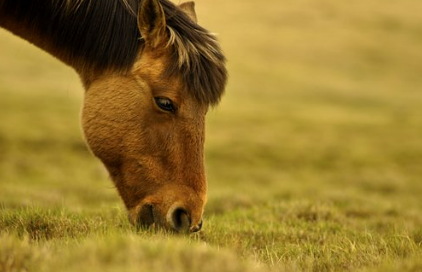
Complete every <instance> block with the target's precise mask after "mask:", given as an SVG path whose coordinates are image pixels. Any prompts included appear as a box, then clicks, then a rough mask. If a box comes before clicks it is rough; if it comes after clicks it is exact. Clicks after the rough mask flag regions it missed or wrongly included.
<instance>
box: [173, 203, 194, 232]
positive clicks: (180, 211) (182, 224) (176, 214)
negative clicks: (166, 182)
mask: <svg viewBox="0 0 422 272" xmlns="http://www.w3.org/2000/svg"><path fill="white" fill-rule="evenodd" d="M169 215H170V216H169V217H168V221H169V224H170V226H171V227H172V228H173V229H174V230H175V231H177V232H187V231H189V227H190V224H191V222H190V218H189V215H188V213H187V211H186V210H185V209H184V208H181V207H178V208H175V209H174V210H173V211H170V212H169Z"/></svg>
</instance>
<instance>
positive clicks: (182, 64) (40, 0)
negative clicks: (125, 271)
mask: <svg viewBox="0 0 422 272" xmlns="http://www.w3.org/2000/svg"><path fill="white" fill-rule="evenodd" d="M0 27H3V28H5V29H8V30H9V31H11V32H12V33H14V34H16V35H18V36H20V37H22V38H24V39H25V40H27V41H29V42H31V43H33V44H35V45H36V46H38V47H39V48H41V49H43V50H45V51H47V52H49V53H50V54H52V55H53V56H55V57H57V58H58V59H60V60H61V61H63V62H64V63H66V64H68V65H70V66H72V67H73V68H74V69H75V70H76V72H77V73H78V74H79V75H80V78H81V80H82V83H83V85H84V87H85V89H86V93H85V99H84V107H83V113H82V124H83V129H84V133H85V137H86V140H87V142H88V145H89V147H90V148H91V150H92V152H93V153H94V154H95V155H96V156H97V157H98V158H99V159H100V160H101V161H102V162H103V163H104V165H105V166H106V168H107V170H108V172H109V173H110V176H111V178H112V179H113V181H114V183H115V185H116V187H117V190H118V192H119V194H120V196H121V197H122V199H123V201H124V203H125V205H126V207H127V209H128V211H129V219H130V221H131V222H132V223H133V224H135V225H137V226H142V227H148V226H156V227H158V226H160V227H164V228H166V229H171V230H175V231H178V232H188V231H190V232H195V231H198V230H199V229H200V228H201V226H202V215H203V210H204V205H205V202H206V192H207V184H206V178H205V174H204V126H205V124H204V121H205V115H206V113H207V110H208V108H209V107H210V106H214V105H216V104H217V103H218V102H219V100H220V98H221V95H222V93H223V92H224V88H225V84H226V79H227V71H226V68H225V58H224V55H223V54H222V52H221V49H220V47H219V45H218V42H217V41H216V39H215V37H214V36H213V35H212V34H210V33H209V32H208V31H207V30H205V29H204V28H202V27H201V26H199V25H198V24H197V23H196V15H195V11H194V4H193V2H189V3H184V4H181V5H179V6H176V5H174V4H172V3H171V2H169V1H168V0H101V1H97V0H0Z"/></svg>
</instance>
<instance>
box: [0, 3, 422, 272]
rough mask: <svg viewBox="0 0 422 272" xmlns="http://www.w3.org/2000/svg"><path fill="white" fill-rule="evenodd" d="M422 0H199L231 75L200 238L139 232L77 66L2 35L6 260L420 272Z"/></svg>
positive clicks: (25, 265)
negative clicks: (94, 129)
mask: <svg viewBox="0 0 422 272" xmlns="http://www.w3.org/2000/svg"><path fill="white" fill-rule="evenodd" d="M421 8H422V4H421V3H420V1H417V0H403V1H396V0H383V1H381V0H358V1H353V2H350V3H347V4H346V3H341V2H338V1H335V0H284V1H281V2H280V1H275V0H265V1H258V2H257V1H255V2H248V3H246V2H245V1H241V0H232V1H224V0H213V1H205V0H198V1H197V9H198V17H199V19H200V22H201V23H202V24H203V25H205V26H207V27H208V28H210V29H212V30H213V31H216V32H218V33H219V37H220V40H221V41H222V45H223V48H224V49H225V51H226V53H227V56H228V59H229V70H230V74H231V78H230V83H229V86H228V88H227V94H226V96H225V97H224V99H223V101H222V104H221V105H220V106H219V107H218V108H217V109H215V110H213V111H211V112H210V113H209V116H208V128H207V142H206V161H207V172H208V173H207V175H208V180H209V201H208V205H207V208H206V215H205V225H204V230H203V231H202V232H201V233H200V234H198V235H193V236H189V237H185V236H177V235H171V234H168V233H161V232H160V233H152V232H148V231H146V232H137V231H136V230H135V229H133V228H132V227H131V226H130V225H129V223H128V222H127V219H126V213H125V210H124V208H123V205H122V203H121V200H120V199H119V197H118V195H117V193H116V191H115V189H114V188H113V185H112V183H111V181H110V180H109V179H108V177H107V174H106V172H105V171H104V169H103V167H102V166H101V164H100V163H99V162H98V161H97V160H96V159H95V158H93V156H92V155H91V154H90V153H89V151H88V150H87V148H86V147H85V144H84V141H83V137H82V136H81V134H82V133H81V129H80V124H79V120H78V119H79V112H80V107H81V103H82V99H83V90H82V87H81V85H80V83H79V80H78V78H77V77H76V75H75V74H74V73H73V72H72V71H71V70H70V69H69V68H67V67H65V66H64V65H62V64H60V63H59V62H58V61H56V60H54V59H53V58H51V57H49V56H47V55H46V54H45V53H43V52H41V51H40V50H38V49H36V48H33V47H32V46H30V45H28V44H27V43H25V42H23V41H21V40H19V39H18V38H15V37H13V36H11V35H10V34H8V33H6V32H4V31H1V32H0V41H1V42H0V95H1V99H0V192H1V193H0V271H7V272H8V271H78V270H81V269H83V270H87V271H139V270H141V271H168V270H172V271H344V270H346V271H365V272H366V271H421V270H422V261H421V260H422V212H421V211H422V200H421V197H420V196H421V194H422V183H421V178H422V141H421V138H422V107H421V104H422V93H421V92H420V91H421V89H422V79H421V77H420V73H421V71H422V53H421V52H422V51H421V50H420V48H421V46H422V28H421V25H422V19H421V17H420V14H419V13H420V12H419V11H420V10H421Z"/></svg>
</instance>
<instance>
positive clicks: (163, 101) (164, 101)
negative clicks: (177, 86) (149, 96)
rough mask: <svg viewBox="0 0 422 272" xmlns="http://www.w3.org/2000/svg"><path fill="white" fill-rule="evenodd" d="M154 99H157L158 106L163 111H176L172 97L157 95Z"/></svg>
mask: <svg viewBox="0 0 422 272" xmlns="http://www.w3.org/2000/svg"><path fill="white" fill-rule="evenodd" d="M154 99H155V104H157V106H158V107H159V108H160V109H162V110H163V111H168V112H175V111H176V107H175V106H174V104H173V101H171V100H170V99H168V98H166V97H156V98H154Z"/></svg>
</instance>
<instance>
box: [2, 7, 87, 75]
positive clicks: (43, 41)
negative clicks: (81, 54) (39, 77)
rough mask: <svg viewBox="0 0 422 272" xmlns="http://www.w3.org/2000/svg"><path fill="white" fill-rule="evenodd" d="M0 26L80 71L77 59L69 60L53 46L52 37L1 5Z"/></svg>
mask: <svg viewBox="0 0 422 272" xmlns="http://www.w3.org/2000/svg"><path fill="white" fill-rule="evenodd" d="M0 27H1V28H4V29H6V30H8V31H10V32H11V33H13V34H15V35H16V36H19V37H20V38H22V39H24V40H26V41H28V42H30V43H32V44H33V45H35V46H36V47H38V48H40V49H42V50H44V51H46V52H48V53H49V54H50V55H52V56H54V57H56V58H57V59H59V60H60V61H62V62H64V63H65V64H67V65H69V66H71V67H73V68H74V69H75V70H76V71H77V72H79V71H82V69H81V67H79V65H78V64H77V63H78V62H77V61H72V60H70V58H69V57H67V56H66V54H65V53H64V52H63V50H62V49H61V48H59V47H56V46H54V40H53V38H52V37H49V36H48V35H45V34H43V33H42V32H40V31H37V29H35V27H34V25H31V24H26V23H22V22H21V21H20V20H19V18H16V17H14V16H13V15H11V14H10V13H9V12H7V11H5V10H4V9H2V6H1V5H0Z"/></svg>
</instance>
